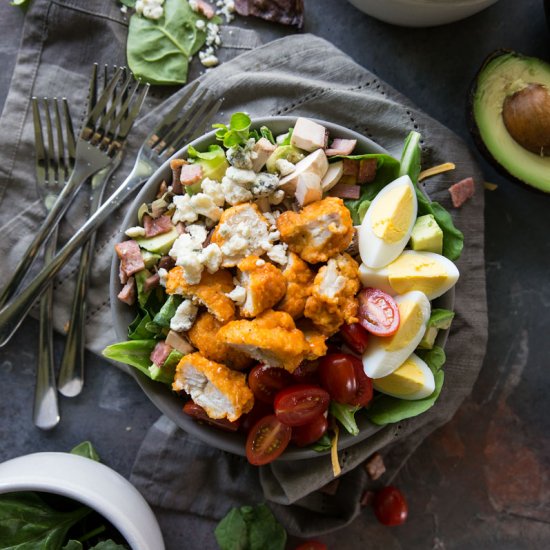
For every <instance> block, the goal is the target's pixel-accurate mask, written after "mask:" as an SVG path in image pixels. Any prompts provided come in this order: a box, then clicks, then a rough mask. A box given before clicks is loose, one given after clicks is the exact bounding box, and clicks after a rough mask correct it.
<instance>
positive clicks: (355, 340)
mask: <svg viewBox="0 0 550 550" xmlns="http://www.w3.org/2000/svg"><path fill="white" fill-rule="evenodd" d="M340 334H341V335H342V338H343V339H344V341H345V342H346V344H347V345H348V346H349V348H350V349H351V350H352V351H354V352H355V353H358V354H359V355H362V354H363V352H364V351H365V350H366V349H367V345H368V343H369V333H368V332H367V331H366V330H365V329H364V328H363V327H362V326H361V323H352V324H351V325H342V326H341V327H340Z"/></svg>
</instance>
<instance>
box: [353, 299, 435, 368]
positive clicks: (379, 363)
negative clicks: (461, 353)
mask: <svg viewBox="0 0 550 550" xmlns="http://www.w3.org/2000/svg"><path fill="white" fill-rule="evenodd" d="M395 303H396V304H397V308H398V309H399V318H400V321H399V328H398V329H397V332H396V333H395V334H394V335H393V336H389V337H380V336H371V337H370V340H369V345H368V347H367V349H366V350H365V353H363V370H364V371H365V374H366V375H367V376H370V378H382V377H383V376H387V375H388V374H391V373H392V372H393V371H394V370H396V369H397V368H398V367H399V366H400V365H401V364H403V362H404V361H405V359H407V357H409V355H410V354H411V353H412V352H413V351H414V350H415V349H416V346H418V343H419V342H420V340H422V336H423V335H424V332H425V330H426V326H427V324H428V321H429V319H430V311H431V308H430V301H429V300H428V298H427V297H426V295H425V294H424V293H422V292H418V291H415V290H413V291H412V292H407V293H406V294H403V295H402V296H396V297H395Z"/></svg>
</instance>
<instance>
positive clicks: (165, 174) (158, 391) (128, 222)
mask: <svg viewBox="0 0 550 550" xmlns="http://www.w3.org/2000/svg"><path fill="white" fill-rule="evenodd" d="M297 118H298V117H295V116H274V117H261V118H253V119H252V126H251V128H252V129H259V128H260V127H261V126H267V127H269V128H270V129H271V130H272V131H273V134H274V135H279V134H282V133H285V132H286V131H287V130H288V128H290V127H292V126H294V124H295V122H296V119H297ZM308 118H310V119H311V120H315V121H316V122H318V123H319V124H322V125H323V126H325V127H326V128H327V129H328V130H329V132H330V135H331V136H332V137H334V136H336V137H339V138H347V139H356V140H357V148H358V149H359V151H358V152H359V154H362V153H382V154H388V155H389V153H388V151H386V150H385V149H384V148H382V147H381V146H380V145H378V144H377V143H375V142H374V141H372V140H371V139H369V138H367V137H365V136H363V135H361V134H359V133H358V132H355V131H354V130H350V129H349V128H345V127H344V126H340V125H339V124H335V123H333V122H329V121H326V120H320V119H316V118H314V117H308ZM277 128H279V129H277ZM404 138H405V136H404ZM214 143H217V141H216V138H215V131H214V130H213V131H210V132H208V133H206V134H204V135H202V136H200V137H198V138H196V139H195V140H193V141H192V142H190V143H189V144H187V145H186V146H185V147H183V148H182V149H180V150H179V151H177V152H176V153H174V155H172V157H170V159H169V160H167V161H166V162H165V163H163V164H162V165H161V166H160V167H159V168H158V170H156V172H155V173H154V174H153V175H152V176H151V177H150V178H149V179H148V180H147V182H146V183H144V184H143V187H142V189H141V190H140V191H139V193H138V195H137V196H136V197H135V198H134V200H133V201H132V203H131V205H130V207H129V209H128V211H127V213H126V215H125V217H124V220H123V221H122V225H121V230H120V231H119V233H118V235H117V237H116V239H115V244H116V243H119V242H121V241H123V240H126V235H125V234H124V231H125V230H126V229H128V228H129V227H133V226H135V225H136V223H137V211H138V208H139V207H140V205H141V204H143V203H144V202H150V201H151V200H152V198H153V197H154V195H155V193H156V189H157V188H158V186H159V185H160V183H161V182H162V180H163V179H164V180H168V178H170V177H171V174H172V172H171V169H170V160H172V159H175V158H184V157H186V153H187V149H188V148H189V146H193V147H195V149H197V150H203V149H204V148H206V147H208V145H211V144H214ZM428 198H429V197H428ZM119 291H120V281H119V278H118V258H117V255H116V254H115V253H114V245H113V259H112V263H111V275H110V283H109V294H110V300H111V314H112V317H113V323H114V329H115V333H116V336H117V339H118V341H119V342H122V341H124V340H127V339H128V326H129V325H130V323H131V322H132V320H133V319H134V317H135V309H133V308H129V307H128V306H127V305H125V304H123V303H122V302H120V300H118V299H117V294H118V293H119ZM434 303H435V304H436V305H437V307H441V308H446V309H451V310H452V309H453V306H454V288H452V289H451V290H450V291H448V292H447V293H446V294H444V295H443V296H441V297H440V298H438V299H437V300H436V301H434ZM447 336H448V330H446V331H440V332H439V334H438V339H437V344H438V345H440V346H441V347H444V346H445V342H446V341H447ZM117 365H119V363H117ZM123 369H124V370H125V372H128V373H129V374H130V375H131V376H132V377H133V378H134V379H135V380H136V382H137V383H138V384H139V386H140V387H141V389H142V390H143V392H144V393H145V394H146V395H147V397H148V398H149V400H150V401H151V402H152V403H153V404H154V405H155V406H156V407H157V408H158V409H159V410H160V411H161V412H162V413H163V414H165V415H166V416H167V417H168V418H169V419H170V420H172V421H173V422H174V423H175V424H176V425H177V426H178V427H180V428H181V429H182V430H184V431H185V432H187V433H188V434H190V435H192V436H195V437H196V438H197V439H200V440H201V441H203V442H204V443H206V444H208V445H210V446H212V447H214V448H217V449H220V450H222V451H227V452H230V453H232V454H235V455H240V456H246V452H245V442H246V435H245V434H243V433H242V432H225V431H223V430H220V429H218V428H215V427H213V426H209V425H206V424H203V423H198V422H196V421H194V420H193V419H192V418H191V417H189V416H188V415H186V414H184V413H183V412H182V406H183V402H182V400H181V398H180V397H178V396H177V395H176V394H174V393H172V392H170V390H169V388H167V386H165V385H164V384H160V383H158V382H154V381H153V380H151V379H150V378H148V377H147V376H146V375H145V374H143V373H142V372H140V371H138V370H137V369H135V368H133V367H130V366H128V365H123ZM356 419H357V425H358V427H359V434H358V435H356V436H353V435H351V434H349V433H345V432H344V431H343V430H341V431H340V437H339V441H338V450H339V451H341V450H344V449H347V448H349V447H351V446H353V445H356V444H357V443H360V442H361V441H364V440H365V439H367V438H368V437H370V436H372V435H373V434H375V433H376V432H378V431H379V430H381V429H382V428H384V427H386V426H377V425H375V424H373V423H372V422H370V421H369V420H368V418H367V415H366V413H361V412H360V413H359V414H357V416H356ZM329 452H330V451H322V452H318V451H314V450H312V449H309V448H307V447H306V448H298V447H295V446H294V445H289V447H287V449H286V450H285V451H284V453H283V454H282V455H281V456H280V457H279V458H278V459H277V460H278V461H293V460H304V459H310V458H319V457H321V456H324V455H327V454H329Z"/></svg>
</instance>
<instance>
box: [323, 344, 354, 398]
mask: <svg viewBox="0 0 550 550" xmlns="http://www.w3.org/2000/svg"><path fill="white" fill-rule="evenodd" d="M355 361H359V360H358V359H357V358H356V357H354V356H353V355H350V354H349V353H332V354H330V355H325V356H324V357H322V358H321V360H320V361H319V377H320V378H321V386H323V388H325V389H326V390H327V391H328V392H329V393H330V396H331V397H332V399H334V400H335V401H338V403H349V402H350V401H351V400H353V398H354V397H355V394H356V393H357V381H356V379H355V369H354V362H355ZM359 362H360V361H359Z"/></svg>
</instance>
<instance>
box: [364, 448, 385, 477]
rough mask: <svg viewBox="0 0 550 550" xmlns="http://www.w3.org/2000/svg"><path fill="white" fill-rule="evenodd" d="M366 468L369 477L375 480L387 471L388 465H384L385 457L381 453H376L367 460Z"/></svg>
mask: <svg viewBox="0 0 550 550" xmlns="http://www.w3.org/2000/svg"><path fill="white" fill-rule="evenodd" d="M365 470H366V471H367V474H369V477H370V478H371V479H373V480H377V479H379V478H380V477H382V475H383V474H384V473H385V471H386V466H385V465H384V459H383V458H382V455H381V454H380V453H374V454H373V455H372V456H371V457H369V459H368V460H367V462H365Z"/></svg>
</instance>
